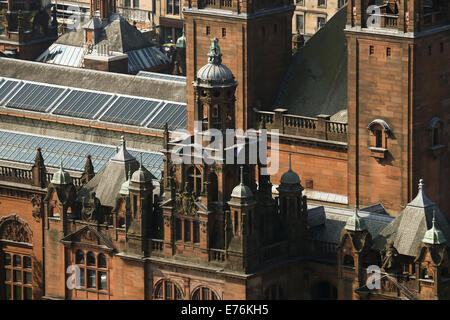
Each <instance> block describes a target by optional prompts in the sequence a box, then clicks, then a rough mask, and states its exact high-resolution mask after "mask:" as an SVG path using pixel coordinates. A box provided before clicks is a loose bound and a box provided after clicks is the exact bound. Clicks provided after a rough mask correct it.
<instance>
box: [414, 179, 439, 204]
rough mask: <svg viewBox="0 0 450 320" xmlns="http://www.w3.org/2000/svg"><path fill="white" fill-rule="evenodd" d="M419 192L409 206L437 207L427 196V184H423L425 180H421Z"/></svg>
mask: <svg viewBox="0 0 450 320" xmlns="http://www.w3.org/2000/svg"><path fill="white" fill-rule="evenodd" d="M418 189H419V190H418V192H417V196H416V197H415V198H414V200H413V201H411V202H410V203H409V204H408V206H413V207H419V208H426V207H429V206H433V205H435V204H434V202H433V201H431V200H430V199H429V198H428V197H427V195H426V194H425V184H424V182H423V179H420V180H419V186H418Z"/></svg>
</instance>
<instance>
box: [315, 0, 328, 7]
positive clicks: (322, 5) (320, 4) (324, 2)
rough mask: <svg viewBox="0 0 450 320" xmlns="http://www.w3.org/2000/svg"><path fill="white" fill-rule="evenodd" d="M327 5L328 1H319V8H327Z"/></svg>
mask: <svg viewBox="0 0 450 320" xmlns="http://www.w3.org/2000/svg"><path fill="white" fill-rule="evenodd" d="M326 5H327V2H326V0H317V6H319V7H325V6H326Z"/></svg>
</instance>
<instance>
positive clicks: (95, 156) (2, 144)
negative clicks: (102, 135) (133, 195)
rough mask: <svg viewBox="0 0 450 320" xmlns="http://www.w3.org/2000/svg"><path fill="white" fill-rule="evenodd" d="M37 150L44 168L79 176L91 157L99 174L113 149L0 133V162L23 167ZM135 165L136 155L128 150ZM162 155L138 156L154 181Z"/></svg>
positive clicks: (21, 134)
mask: <svg viewBox="0 0 450 320" xmlns="http://www.w3.org/2000/svg"><path fill="white" fill-rule="evenodd" d="M38 147H40V148H41V150H42V156H43V158H44V163H45V166H46V167H53V168H58V167H59V165H60V161H62V162H63V166H64V168H65V169H68V170H73V171H79V172H83V170H84V165H85V163H86V155H88V154H90V155H91V160H92V164H93V165H94V170H95V172H96V173H97V172H99V171H100V170H101V169H102V168H103V167H104V166H105V165H106V164H107V163H108V161H109V159H111V158H112V157H113V156H114V154H115V152H116V147H114V146H106V145H101V144H93V143H83V142H76V141H71V140H64V139H57V138H48V137H43V136H37V135H31V134H23V133H17V132H11V131H5V130H0V159H2V160H7V161H14V162H21V163H25V164H30V165H31V164H33V163H34V158H35V156H36V149H37V148H38ZM128 152H130V153H131V155H132V156H133V157H135V158H136V159H137V160H138V161H140V152H139V151H136V150H132V149H128ZM163 157H164V156H163V154H162V153H158V152H142V163H143V165H144V167H146V168H147V169H148V170H149V171H150V172H151V173H152V174H153V175H154V176H155V177H156V178H157V179H161V172H162V170H163Z"/></svg>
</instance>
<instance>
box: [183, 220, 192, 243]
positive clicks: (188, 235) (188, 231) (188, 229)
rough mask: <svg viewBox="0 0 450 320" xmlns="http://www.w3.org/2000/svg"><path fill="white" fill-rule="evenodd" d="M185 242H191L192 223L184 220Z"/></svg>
mask: <svg viewBox="0 0 450 320" xmlns="http://www.w3.org/2000/svg"><path fill="white" fill-rule="evenodd" d="M184 241H185V242H191V221H189V220H184Z"/></svg>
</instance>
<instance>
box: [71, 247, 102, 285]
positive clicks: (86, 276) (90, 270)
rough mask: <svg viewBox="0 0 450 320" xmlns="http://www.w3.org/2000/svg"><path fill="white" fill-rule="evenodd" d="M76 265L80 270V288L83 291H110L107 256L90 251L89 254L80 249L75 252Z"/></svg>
mask: <svg viewBox="0 0 450 320" xmlns="http://www.w3.org/2000/svg"><path fill="white" fill-rule="evenodd" d="M75 263H76V264H77V265H78V267H79V268H80V286H81V288H83V289H86V288H89V289H97V290H98V291H107V290H108V269H107V260H106V256H105V255H104V254H103V253H100V254H98V256H97V257H96V255H95V254H94V253H93V252H91V251H89V252H88V253H87V254H85V253H84V252H83V250H81V249H78V250H77V251H76V252H75Z"/></svg>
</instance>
